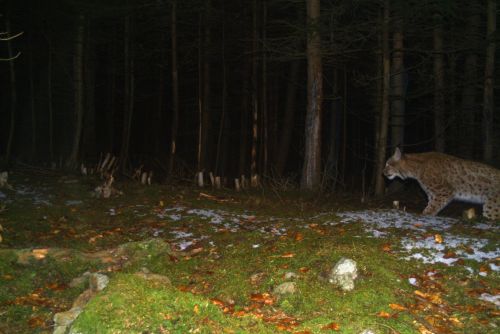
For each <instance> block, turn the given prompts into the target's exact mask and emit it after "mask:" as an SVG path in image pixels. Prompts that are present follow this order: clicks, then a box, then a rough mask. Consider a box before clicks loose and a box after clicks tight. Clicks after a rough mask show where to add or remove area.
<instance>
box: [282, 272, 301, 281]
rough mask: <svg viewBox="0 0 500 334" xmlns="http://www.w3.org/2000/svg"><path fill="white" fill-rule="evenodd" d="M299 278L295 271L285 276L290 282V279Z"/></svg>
mask: <svg viewBox="0 0 500 334" xmlns="http://www.w3.org/2000/svg"><path fill="white" fill-rule="evenodd" d="M297 277H299V275H297V274H296V273H294V272H293V271H289V272H287V273H286V274H285V279H286V280H289V279H295V278H297Z"/></svg>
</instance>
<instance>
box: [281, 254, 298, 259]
mask: <svg viewBox="0 0 500 334" xmlns="http://www.w3.org/2000/svg"><path fill="white" fill-rule="evenodd" d="M294 256H295V253H285V254H282V255H281V256H280V257H282V258H290V257H294Z"/></svg>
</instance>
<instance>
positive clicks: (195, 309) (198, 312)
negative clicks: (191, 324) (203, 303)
mask: <svg viewBox="0 0 500 334" xmlns="http://www.w3.org/2000/svg"><path fill="white" fill-rule="evenodd" d="M193 311H194V313H196V314H200V306H199V305H198V304H195V305H194V307H193Z"/></svg>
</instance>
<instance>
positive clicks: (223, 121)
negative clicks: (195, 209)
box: [214, 5, 227, 176]
mask: <svg viewBox="0 0 500 334" xmlns="http://www.w3.org/2000/svg"><path fill="white" fill-rule="evenodd" d="M222 6H224V5H222ZM222 10H223V11H224V8H223V9H222ZM224 14H225V13H224V12H223V13H222V97H221V100H222V111H221V115H220V122H219V134H218V136H217V153H216V156H215V169H214V170H215V175H217V176H221V175H223V172H222V171H223V169H224V161H221V160H224V159H223V158H222V157H223V156H225V155H224V153H223V152H225V147H223V137H225V136H224V128H225V127H226V103H227V100H226V99H227V76H226V25H225V20H224ZM224 142H225V141H224ZM221 166H222V167H221Z"/></svg>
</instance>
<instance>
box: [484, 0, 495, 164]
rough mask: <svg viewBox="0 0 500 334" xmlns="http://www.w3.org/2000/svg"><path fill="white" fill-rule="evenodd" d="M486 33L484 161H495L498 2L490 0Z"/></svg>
mask: <svg viewBox="0 0 500 334" xmlns="http://www.w3.org/2000/svg"><path fill="white" fill-rule="evenodd" d="M487 10H488V11H487V13H488V14H487V15H488V19H487V33H486V41H487V46H486V60H485V65H484V95H483V138H484V140H483V160H485V161H487V162H491V160H492V159H493V113H494V110H495V109H494V100H495V96H494V90H493V88H494V78H495V46H496V44H495V35H496V12H497V4H496V0H488V6H487Z"/></svg>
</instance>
